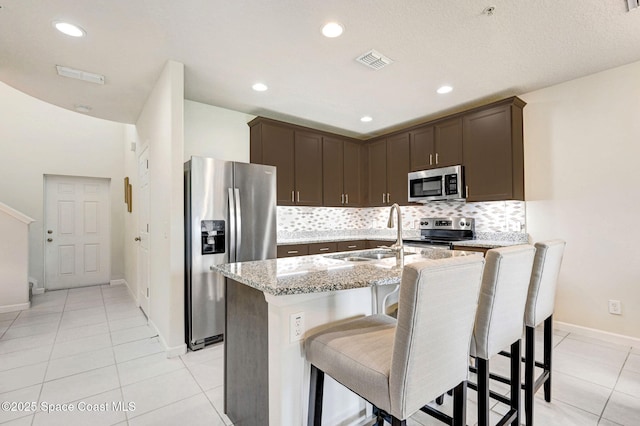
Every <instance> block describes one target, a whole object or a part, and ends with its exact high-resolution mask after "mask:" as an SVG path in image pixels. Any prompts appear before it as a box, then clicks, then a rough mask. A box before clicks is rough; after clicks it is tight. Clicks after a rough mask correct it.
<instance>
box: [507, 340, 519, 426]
mask: <svg viewBox="0 0 640 426" xmlns="http://www.w3.org/2000/svg"><path fill="white" fill-rule="evenodd" d="M520 362H521V361H520V339H518V340H516V341H515V342H513V343H512V344H511V398H510V399H511V409H512V410H515V411H516V418H515V419H514V420H513V422H511V426H520Z"/></svg>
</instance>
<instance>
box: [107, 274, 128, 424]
mask: <svg viewBox="0 0 640 426" xmlns="http://www.w3.org/2000/svg"><path fill="white" fill-rule="evenodd" d="M100 295H101V296H102V306H104V311H105V316H106V317H107V328H108V329H109V341H110V342H111V354H112V355H113V364H114V365H115V367H116V377H117V378H118V390H119V391H120V397H121V398H122V403H123V404H124V402H125V401H124V392H123V390H122V381H121V380H120V369H118V360H117V359H116V351H115V349H114V346H113V336H112V335H111V324H110V322H109V314H108V313H107V306H106V304H105V301H104V292H103V291H102V286H100ZM124 421H125V423H126V424H127V426H128V425H129V413H128V412H125V413H124Z"/></svg>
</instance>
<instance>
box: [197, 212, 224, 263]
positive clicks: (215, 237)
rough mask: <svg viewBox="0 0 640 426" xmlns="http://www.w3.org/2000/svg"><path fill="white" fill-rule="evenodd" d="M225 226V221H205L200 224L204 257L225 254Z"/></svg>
mask: <svg viewBox="0 0 640 426" xmlns="http://www.w3.org/2000/svg"><path fill="white" fill-rule="evenodd" d="M224 225H225V224H224V220H203V221H201V222H200V231H201V233H202V236H201V238H202V254H203V255H204V254H218V253H224V252H225V247H226V241H225V230H224V229H225V226H224Z"/></svg>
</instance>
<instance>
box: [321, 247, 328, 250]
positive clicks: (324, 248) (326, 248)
mask: <svg viewBox="0 0 640 426" xmlns="http://www.w3.org/2000/svg"><path fill="white" fill-rule="evenodd" d="M320 251H329V247H322V248H321V249H320Z"/></svg>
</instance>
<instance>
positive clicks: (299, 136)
mask: <svg viewBox="0 0 640 426" xmlns="http://www.w3.org/2000/svg"><path fill="white" fill-rule="evenodd" d="M294 151H295V191H296V193H295V200H296V204H297V205H302V206H321V205H322V136H320V135H317V134H314V133H308V132H298V131H296V132H295V149H294Z"/></svg>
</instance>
